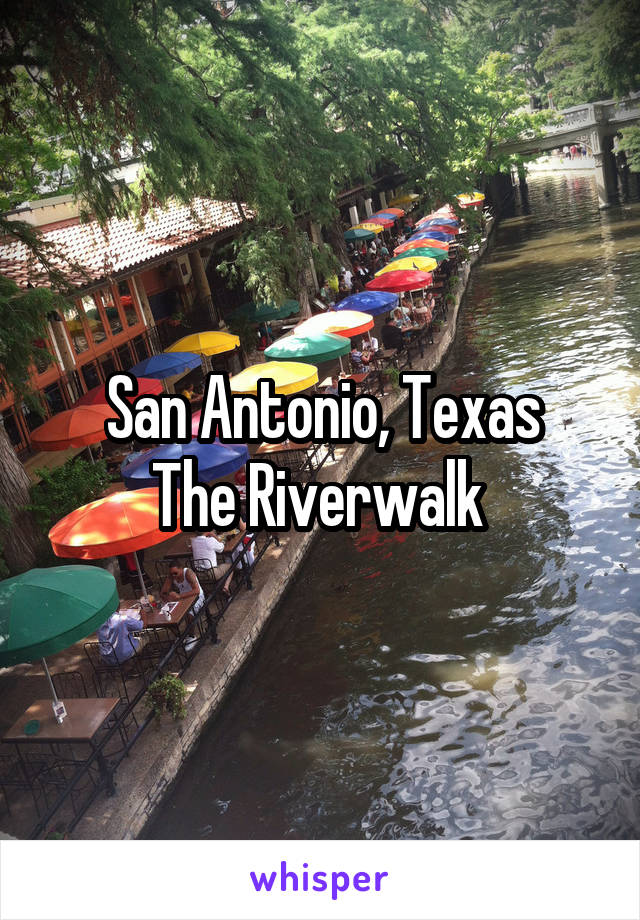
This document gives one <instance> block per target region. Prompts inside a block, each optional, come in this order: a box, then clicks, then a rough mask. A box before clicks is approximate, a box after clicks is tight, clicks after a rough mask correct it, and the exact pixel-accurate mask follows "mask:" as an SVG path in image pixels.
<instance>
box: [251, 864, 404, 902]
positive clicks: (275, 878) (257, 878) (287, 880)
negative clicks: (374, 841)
mask: <svg viewBox="0 0 640 920" xmlns="http://www.w3.org/2000/svg"><path fill="white" fill-rule="evenodd" d="M388 875H389V873H388V872H374V873H373V875H372V874H371V873H369V872H355V873H354V875H353V878H351V876H350V875H349V873H348V872H323V871H319V872H310V871H309V863H302V871H301V872H293V871H292V870H288V869H287V863H286V860H283V861H282V862H281V863H280V872H278V871H277V870H274V871H273V872H270V873H268V874H267V873H266V872H260V874H258V873H257V872H250V873H249V876H250V878H251V881H252V883H253V887H254V888H255V890H256V891H264V892H266V893H267V894H268V893H269V892H271V891H279V892H285V891H286V892H289V891H327V892H329V891H330V892H331V900H332V901H337V900H338V895H339V894H341V893H342V892H344V891H348V890H349V889H351V890H352V891H380V886H381V884H382V879H383V878H385V877H387V876H388Z"/></svg>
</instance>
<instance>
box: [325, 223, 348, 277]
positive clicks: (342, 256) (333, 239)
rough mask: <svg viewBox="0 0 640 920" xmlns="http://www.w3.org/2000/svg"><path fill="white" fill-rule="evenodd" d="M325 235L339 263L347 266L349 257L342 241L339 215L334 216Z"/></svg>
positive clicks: (342, 233) (342, 232)
mask: <svg viewBox="0 0 640 920" xmlns="http://www.w3.org/2000/svg"><path fill="white" fill-rule="evenodd" d="M327 236H328V237H329V245H330V246H331V248H332V249H333V251H334V252H335V254H336V256H337V257H338V261H339V262H340V265H342V266H344V268H349V266H350V265H351V257H350V256H349V253H348V252H347V244H346V243H345V241H344V231H343V229H342V225H341V224H340V218H339V217H336V218H335V220H334V221H333V223H332V224H329V226H328V227H327Z"/></svg>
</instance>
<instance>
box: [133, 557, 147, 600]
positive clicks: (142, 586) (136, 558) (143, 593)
mask: <svg viewBox="0 0 640 920" xmlns="http://www.w3.org/2000/svg"><path fill="white" fill-rule="evenodd" d="M133 558H134V559H135V560H136V568H137V570H138V578H139V579H140V587H141V588H142V596H143V597H144V599H145V600H146V599H147V589H146V587H145V583H144V578H143V576H142V569H141V568H140V562H139V560H138V554H137V553H134V554H133Z"/></svg>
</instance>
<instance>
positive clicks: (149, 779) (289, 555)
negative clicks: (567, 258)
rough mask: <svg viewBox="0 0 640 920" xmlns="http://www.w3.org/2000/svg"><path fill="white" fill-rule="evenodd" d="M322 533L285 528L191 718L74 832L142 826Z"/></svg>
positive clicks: (193, 693) (155, 738)
mask: <svg viewBox="0 0 640 920" xmlns="http://www.w3.org/2000/svg"><path fill="white" fill-rule="evenodd" d="M492 231H493V221H491V222H489V223H488V226H487V238H486V239H485V240H484V241H483V243H482V245H481V247H480V248H479V250H478V251H477V252H475V253H473V254H472V256H471V260H470V262H469V263H467V264H465V265H464V266H463V268H462V269H461V270H460V274H459V277H460V285H459V290H458V292H457V294H456V299H455V304H454V306H453V307H452V308H450V310H449V316H448V319H447V323H446V325H445V326H444V327H443V328H442V329H441V332H440V333H439V334H438V335H437V336H435V344H434V345H433V346H431V347H429V348H428V351H427V353H426V354H425V357H424V359H423V360H418V361H416V362H414V364H415V367H416V369H420V370H435V369H436V368H437V367H439V366H440V364H441V362H442V360H443V358H444V356H445V355H446V353H447V351H448V350H449V348H450V346H451V344H452V342H453V340H454V337H455V333H456V326H457V319H458V312H459V309H460V304H461V302H462V299H463V297H464V293H465V291H466V288H467V285H468V282H469V277H470V273H471V269H472V267H473V265H474V264H475V263H476V262H477V261H478V260H479V259H480V258H481V257H482V255H483V254H484V252H485V251H486V249H487V246H488V244H489V238H490V236H491V233H492ZM407 399H408V391H407V390H395V391H393V392H392V393H391V394H389V395H388V396H386V397H385V398H384V399H383V400H382V403H383V410H384V418H385V421H386V420H387V419H389V418H390V417H391V416H392V415H393V414H394V413H395V412H396V411H397V410H398V408H399V407H400V406H401V405H402V404H403V403H404V402H405V401H406V400H407ZM366 449H368V445H365V444H354V445H349V446H346V447H344V448H340V449H338V450H337V451H336V461H337V462H336V463H335V464H331V465H329V464H327V465H326V466H325V467H323V469H322V470H321V472H320V476H319V477H318V478H319V480H320V481H326V482H328V481H331V482H346V481H347V480H348V479H349V478H350V477H351V475H352V473H353V471H354V469H355V467H356V466H357V464H358V463H359V462H360V460H361V459H362V456H363V454H364V452H365V450H366ZM316 533H317V528H316V529H315V530H314V531H312V532H311V533H290V534H286V535H285V536H284V538H281V546H280V547H278V548H276V547H271V548H270V549H269V551H268V553H267V554H265V556H264V557H263V559H262V560H261V563H260V565H259V566H258V567H257V569H256V572H255V578H254V590H253V591H243V592H241V594H240V595H239V596H238V597H237V598H236V600H234V602H233V604H232V605H231V607H230V608H229V610H228V611H227V614H226V615H225V618H224V620H223V621H222V623H221V624H220V627H219V629H218V635H219V639H220V641H219V643H218V644H217V645H215V646H207V647H206V648H203V649H202V650H201V651H200V652H199V654H198V655H197V657H196V659H195V661H194V662H193V664H192V665H191V667H190V668H189V670H188V671H187V672H186V674H185V676H184V681H185V684H186V685H187V688H188V689H189V697H188V699H187V702H186V710H187V714H186V717H185V718H184V719H182V720H180V721H179V722H173V721H172V720H170V719H167V721H165V722H162V723H160V724H159V725H158V727H153V726H152V727H150V728H149V729H148V730H147V731H146V732H145V733H144V735H143V736H142V737H141V739H140V740H139V741H138V743H137V744H136V745H135V747H134V748H133V750H132V752H131V754H130V756H129V757H128V758H127V759H125V760H124V761H123V763H122V764H121V765H120V767H119V769H118V772H117V774H116V786H117V793H116V795H115V796H113V797H111V798H107V797H106V796H103V797H101V798H100V799H99V800H98V801H97V802H96V803H94V805H93V806H92V808H91V809H90V811H89V812H88V813H87V815H86V816H85V817H84V818H83V819H82V821H81V822H80V823H79V824H78V826H77V827H76V829H75V832H74V834H73V836H74V838H82V839H87V838H93V839H125V840H126V839H132V838H134V837H137V836H138V835H139V834H140V833H141V832H142V830H143V828H144V826H145V824H146V823H147V821H148V819H149V817H150V816H151V814H152V813H153V811H154V810H155V809H156V808H157V807H158V805H159V804H160V803H161V802H162V799H163V798H164V796H165V795H166V793H167V790H168V788H169V786H170V785H171V783H172V782H173V781H174V780H175V778H176V776H177V775H178V772H179V770H180V767H181V766H182V764H183V762H184V761H185V760H186V758H187V757H188V756H189V754H190V753H191V751H192V749H193V748H194V746H195V744H196V743H197V741H198V739H199V738H200V735H201V733H202V731H203V730H204V729H205V727H206V726H207V723H208V722H209V720H210V719H211V717H212V716H213V715H214V714H215V713H216V711H217V710H218V709H219V707H220V705H221V703H222V702H223V700H224V697H225V695H226V694H227V692H228V690H229V688H230V686H231V683H232V681H234V680H235V679H237V677H238V676H239V674H240V672H241V670H242V667H243V666H244V665H245V664H246V662H247V661H248V660H249V658H250V656H251V654H252V652H253V650H254V649H255V647H256V645H257V643H258V642H259V640H260V638H261V636H262V634H263V631H264V629H265V626H266V624H267V621H268V620H269V618H270V617H271V616H272V614H273V613H274V611H275V610H276V608H277V606H278V604H279V602H280V601H281V600H282V598H283V596H284V595H285V593H286V591H287V587H288V585H289V584H290V583H291V581H292V579H293V578H294V577H295V574H296V572H297V570H298V568H299V566H300V564H301V562H302V560H303V558H304V556H305V555H306V553H307V552H308V551H309V549H310V547H311V545H312V542H313V540H314V537H315V534H316ZM165 718H167V717H165Z"/></svg>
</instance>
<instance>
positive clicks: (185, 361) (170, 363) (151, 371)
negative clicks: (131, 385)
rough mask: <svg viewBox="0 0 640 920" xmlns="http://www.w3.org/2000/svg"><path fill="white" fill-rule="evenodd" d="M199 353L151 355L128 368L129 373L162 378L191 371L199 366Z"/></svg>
mask: <svg viewBox="0 0 640 920" xmlns="http://www.w3.org/2000/svg"><path fill="white" fill-rule="evenodd" d="M201 363H202V362H201V360H200V355H195V354H193V352H191V351H174V352H171V354H166V353H164V354H161V355H151V357H150V358H145V360H144V361H141V362H140V363H139V364H136V365H134V366H133V367H132V368H130V370H129V373H130V374H134V375H135V376H136V377H155V379H156V380H164V378H165V377H175V375H176V374H183V373H184V372H185V371H192V370H194V369H195V368H196V367H201Z"/></svg>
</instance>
